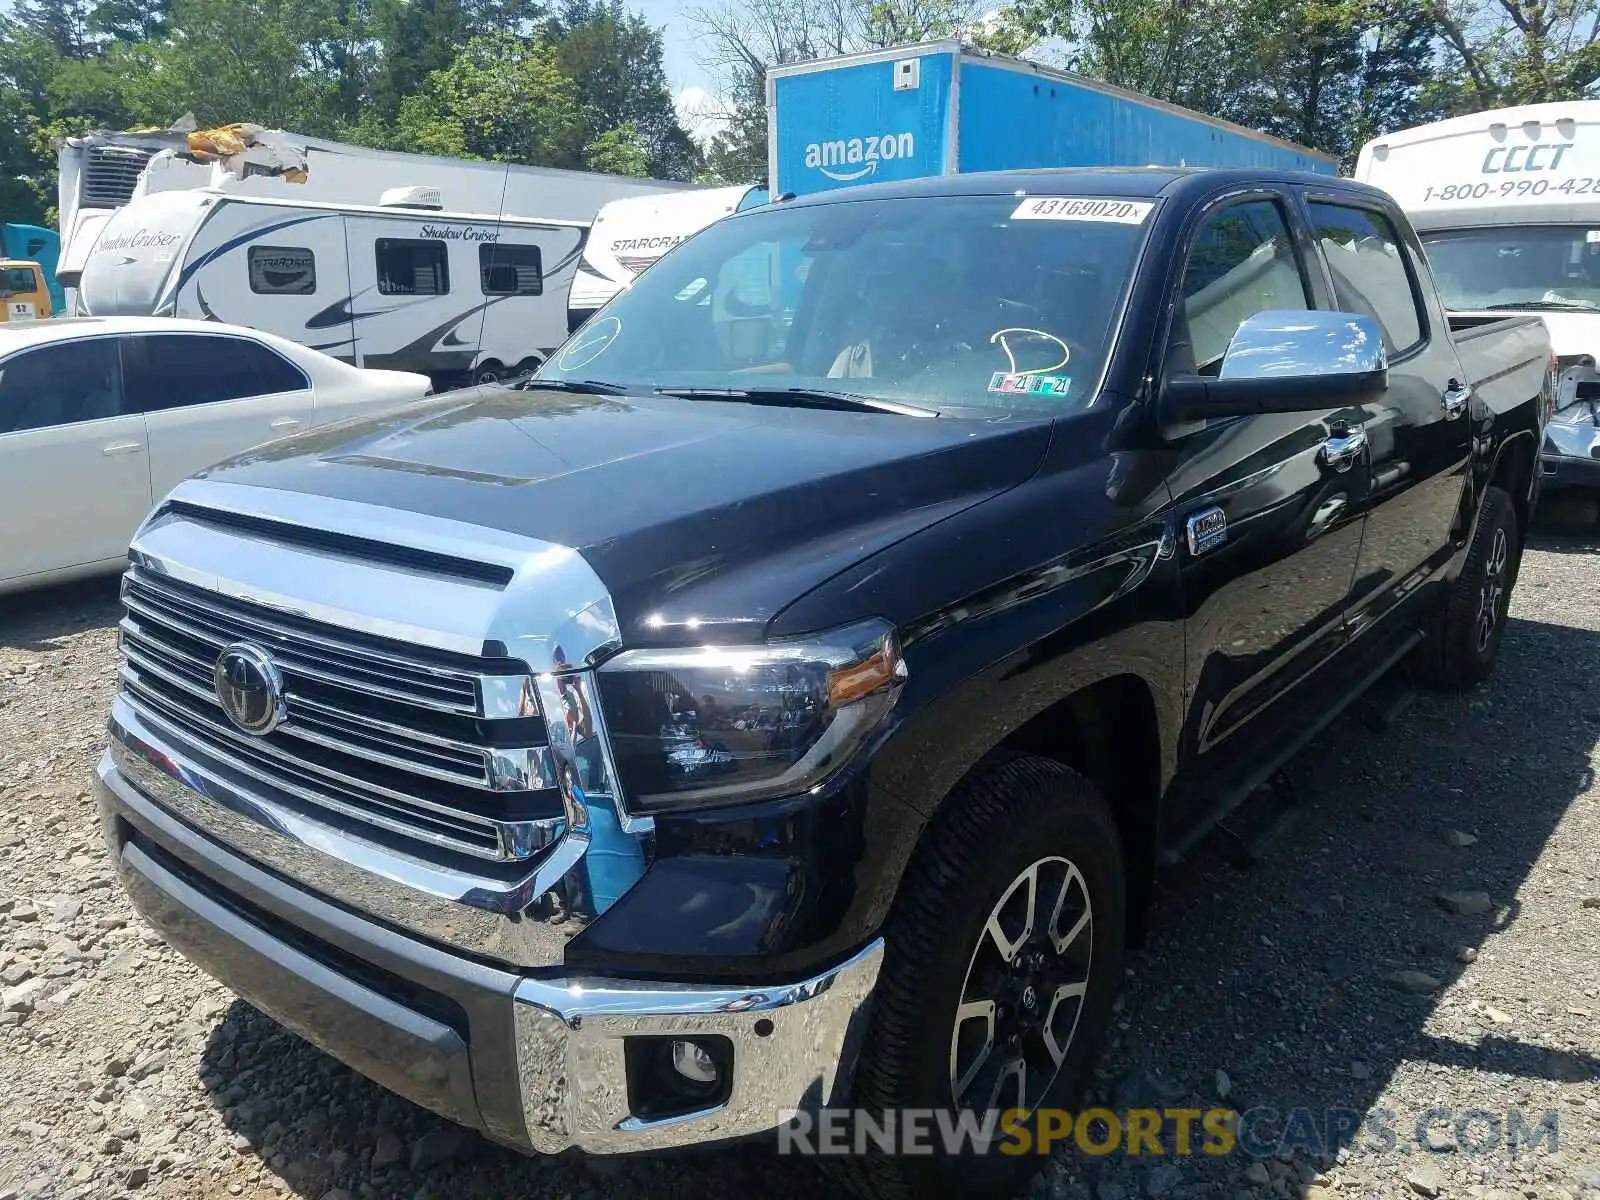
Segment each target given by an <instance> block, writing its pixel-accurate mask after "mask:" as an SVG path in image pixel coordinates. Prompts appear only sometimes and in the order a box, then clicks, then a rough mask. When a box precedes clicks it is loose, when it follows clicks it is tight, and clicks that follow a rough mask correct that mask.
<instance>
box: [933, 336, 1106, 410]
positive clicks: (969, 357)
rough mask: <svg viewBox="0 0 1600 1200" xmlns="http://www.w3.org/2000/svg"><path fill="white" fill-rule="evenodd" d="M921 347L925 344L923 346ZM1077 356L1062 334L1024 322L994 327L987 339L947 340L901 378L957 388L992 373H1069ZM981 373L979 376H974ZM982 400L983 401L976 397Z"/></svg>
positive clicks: (968, 387)
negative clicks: (976, 341)
mask: <svg viewBox="0 0 1600 1200" xmlns="http://www.w3.org/2000/svg"><path fill="white" fill-rule="evenodd" d="M924 349H925V348H924ZM1080 358H1081V355H1080V353H1079V352H1078V350H1077V348H1076V347H1074V346H1072V345H1071V344H1070V343H1069V342H1068V341H1067V340H1066V339H1065V338H1062V337H1059V336H1057V335H1056V334H1053V333H1048V332H1046V331H1045V330H1043V329H1037V328H1032V327H1030V326H1027V325H1009V326H1005V327H1002V328H999V329H996V330H995V331H994V332H993V333H991V334H990V335H989V338H988V340H987V342H980V343H979V344H977V345H973V344H972V343H970V342H964V341H960V342H958V341H951V342H950V343H949V344H948V345H946V346H940V347H939V352H938V353H935V354H930V355H928V356H927V358H926V359H925V360H924V362H923V364H922V366H921V367H920V368H918V369H917V370H915V371H913V372H912V373H911V374H910V376H909V377H908V378H907V379H905V380H904V382H905V383H906V384H908V385H910V386H912V387H916V386H919V385H921V386H925V385H928V384H931V383H933V382H934V381H935V380H938V381H940V382H944V381H949V382H951V383H957V382H958V383H959V385H960V387H961V390H962V391H966V392H969V393H970V392H973V391H975V390H977V389H979V388H987V386H988V383H989V379H990V378H991V377H992V375H994V374H996V373H998V374H1005V375H1062V374H1070V373H1071V372H1070V366H1069V364H1070V363H1072V362H1076V361H1079V360H1080ZM979 375H981V376H982V378H981V379H980V378H978V376H979ZM978 403H984V401H978Z"/></svg>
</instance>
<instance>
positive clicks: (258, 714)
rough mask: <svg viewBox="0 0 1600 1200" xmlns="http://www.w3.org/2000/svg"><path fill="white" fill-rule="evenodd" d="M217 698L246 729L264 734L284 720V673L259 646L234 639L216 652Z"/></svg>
mask: <svg viewBox="0 0 1600 1200" xmlns="http://www.w3.org/2000/svg"><path fill="white" fill-rule="evenodd" d="M213 681H214V683H215V685H216V690H217V702H218V703H219V704H221V705H222V711H223V712H224V713H226V714H227V715H228V720H230V721H232V722H233V723H234V724H235V725H236V726H238V727H239V728H240V729H242V730H244V732H246V733H248V734H251V735H253V736H255V737H264V736H265V735H267V734H269V733H271V732H272V731H273V730H274V729H276V728H277V727H278V726H279V725H281V724H282V723H283V718H284V704H283V677H282V676H281V675H280V674H278V668H277V665H276V664H275V663H274V662H273V661H272V658H271V657H270V656H269V655H268V654H267V652H266V651H265V650H263V649H262V648H261V647H260V646H256V645H253V644H251V643H250V642H235V643H234V644H233V645H231V646H229V647H227V648H226V649H224V650H223V652H222V653H221V654H219V655H218V656H217V666H216V670H215V672H214V673H213Z"/></svg>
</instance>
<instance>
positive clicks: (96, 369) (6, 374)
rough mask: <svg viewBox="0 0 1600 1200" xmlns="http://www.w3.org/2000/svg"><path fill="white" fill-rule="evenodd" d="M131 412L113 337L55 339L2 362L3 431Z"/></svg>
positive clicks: (0, 431) (0, 408) (0, 415)
mask: <svg viewBox="0 0 1600 1200" xmlns="http://www.w3.org/2000/svg"><path fill="white" fill-rule="evenodd" d="M128 411H130V410H129V409H127V408H126V407H125V406H124V404H123V396H122V367H121V364H120V363H119V362H118V358H117V343H116V340H115V339H114V338H88V339H85V340H81V341H67V342H57V343H55V344H54V345H50V346H40V347H38V348H37V349H34V350H24V351H22V352H21V353H19V354H14V355H12V356H11V357H10V358H8V359H6V360H5V362H3V363H0V434H7V433H20V432H22V431H23V430H27V429H48V428H49V427H50V426H52V425H75V424H77V423H78V422H80V421H99V420H104V419H105V418H107V417H119V416H122V415H123V414H124V413H126V412H128ZM17 515H18V514H15V513H13V514H11V517H12V518H13V519H15V518H16V517H17Z"/></svg>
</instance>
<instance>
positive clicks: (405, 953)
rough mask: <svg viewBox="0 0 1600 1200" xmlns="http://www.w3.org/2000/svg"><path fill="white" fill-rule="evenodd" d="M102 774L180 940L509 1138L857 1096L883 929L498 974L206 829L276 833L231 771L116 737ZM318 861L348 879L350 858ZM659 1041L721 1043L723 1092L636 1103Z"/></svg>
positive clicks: (553, 1148)
mask: <svg viewBox="0 0 1600 1200" xmlns="http://www.w3.org/2000/svg"><path fill="white" fill-rule="evenodd" d="M129 717H130V714H128V713H126V712H121V713H120V714H119V718H118V719H121V720H126V719H129ZM144 732H146V733H148V732H149V731H144ZM129 733H130V730H129V729H128V728H127V727H126V726H124V727H123V728H122V729H121V730H120V735H121V737H123V738H126V737H127V736H128V734H129ZM97 776H98V790H99V800H100V809H101V818H102V827H103V831H104V833H105V837H106V841H107V845H108V847H109V849H110V851H111V854H112V857H113V861H114V862H115V863H116V865H117V868H118V871H119V874H120V876H121V879H122V882H123V886H124V887H125V889H126V890H127V891H128V893H129V895H130V897H131V898H132V900H133V902H134V904H135V907H136V908H137V909H138V910H139V911H140V913H141V914H142V915H143V916H144V917H145V919H146V920H147V921H148V922H149V923H150V924H151V925H152V926H154V927H155V928H156V929H157V930H158V931H159V932H160V933H161V934H162V935H163V936H164V937H165V938H166V939H167V940H168V942H169V943H170V944H172V945H173V946H174V947H175V948H176V949H177V950H178V951H179V952H180V953H182V954H184V955H185V956H186V957H188V958H190V959H191V960H192V961H194V962H195V963H196V965H198V966H200V967H201V968H202V969H203V970H205V971H207V972H208V973H210V974H212V975H213V976H215V977H216V978H218V979H220V980H221V981H222V982H223V983H225V984H227V985H228V986H229V987H230V988H232V989H233V990H234V991H235V992H237V993H238V994H239V995H240V996H242V997H243V998H244V999H246V1000H247V1001H248V1002H249V1003H251V1005H252V1006H254V1007H256V1008H258V1009H260V1010H261V1011H263V1012H265V1013H267V1014H268V1015H270V1016H272V1017H274V1018H275V1019H277V1020H278V1021H279V1022H280V1023H282V1024H283V1025H285V1026H286V1027H288V1028H290V1029H292V1030H294V1031H295V1032H297V1033H298V1034H300V1035H301V1036H302V1037H304V1038H306V1039H307V1040H308V1041H310V1042H312V1043H313V1044H315V1045H317V1046H318V1047H320V1048H321V1049H322V1050H324V1051H325V1052H327V1053H329V1054H331V1055H332V1056H333V1057H335V1058H338V1059H340V1060H341V1061H343V1062H345V1063H346V1064H347V1065H349V1066H350V1067H352V1068H353V1069H354V1070H356V1071H358V1072H360V1073H362V1074H365V1075H368V1076H369V1077H371V1078H373V1079H375V1080H376V1081H377V1082H379V1083H380V1084H382V1085H383V1086H385V1087H387V1088H389V1089H390V1090H392V1091H395V1092H397V1093H399V1094H401V1095H403V1096H406V1097H407V1098H408V1099H411V1100H413V1101H414V1102H416V1103H418V1104H420V1105H422V1106H423V1107H425V1108H429V1109H431V1110H433V1111H435V1112H438V1113H440V1114H441V1115H443V1116H445V1117H447V1118H449V1119H451V1120H454V1121H458V1122H460V1123H462V1124H466V1125H471V1126H474V1127H476V1128H478V1129H480V1130H482V1131H483V1132H484V1133H486V1134H487V1135H489V1136H490V1137H492V1138H494V1139H495V1140H497V1141H501V1142H503V1143H506V1144H509V1145H512V1146H515V1147H517V1148H519V1149H523V1150H531V1151H534V1152H537V1153H543V1154H555V1153H559V1152H561V1151H564V1150H568V1149H572V1148H577V1149H580V1150H583V1151H586V1152H590V1153H603V1154H617V1153H628V1152H634V1151H645V1150H660V1149H666V1148H671V1147H677V1146H685V1145H692V1144H700V1143H706V1142H712V1141H721V1140H727V1139H733V1138H739V1137H745V1136H749V1135H753V1134H759V1133H762V1132H764V1131H767V1130H770V1129H772V1128H774V1127H776V1126H777V1125H778V1124H780V1123H781V1122H782V1121H783V1120H784V1119H785V1116H786V1114H787V1113H790V1112H793V1111H796V1110H815V1109H816V1108H818V1107H819V1106H825V1105H836V1104H842V1103H845V1098H846V1095H847V1093H848V1089H849V1084H850V1078H851V1074H852V1068H853V1065H854V1058H855V1051H856V1047H857V1046H858V1045H859V1041H860V1037H861V1035H862V1030H863V1027H864V1024H865V1016H866V1012H867V1006H868V1002H869V1000H870V997H871V995H872V992H873V989H874V986H875V984H876V981H877V975H878V970H879V967H880V964H881V961H882V956H883V943H882V941H881V939H880V940H878V941H875V942H873V943H872V944H870V945H868V946H867V947H866V948H865V949H863V950H861V951H860V952H858V953H857V954H856V955H855V956H854V957H852V958H850V959H849V960H847V961H846V962H844V963H842V964H840V965H838V966H837V967H835V968H833V969H831V970H828V971H826V972H823V973H822V974H819V975H817V976H815V977H813V978H810V979H805V980H802V981H799V982H794V983H785V984H780V985H771V984H766V983H758V984H751V985H740V986H716V987H705V986H690V985H680V984H672V983H645V982H638V981H631V980H619V979H604V978H569V977H555V978H550V977H544V976H532V975H529V974H527V973H525V972H522V971H517V970H515V969H510V968H504V969H502V968H492V967H487V966H485V965H483V964H482V962H481V960H476V961H475V960H473V959H469V958H463V957H459V956H458V955H456V954H453V953H452V952H451V951H450V950H448V949H443V948H441V947H440V945H439V944H437V943H432V942H429V941H424V940H422V939H418V938H416V937H414V936H412V935H410V934H408V933H405V932H402V931H401V929H399V928H397V927H396V925H395V924H393V923H389V922H383V923H380V922H379V921H377V920H374V919H373V918H371V917H368V916H366V915H364V914H362V913H358V912H356V911H354V910H352V909H351V908H349V907H348V906H346V905H343V904H335V903H333V902H331V901H330V899H329V898H328V897H327V895H325V894H320V893H319V892H318V891H317V890H315V888H314V886H307V885H305V884H303V883H302V882H299V881H297V880H295V879H294V878H292V877H289V876H286V875H285V874H283V873H281V872H280V871H278V870H276V869H272V866H269V865H266V864H267V860H263V859H259V858H257V857H256V855H255V854H254V852H253V850H254V847H246V846H240V847H239V848H235V846H234V845H233V844H228V843H224V842H223V841H220V840H218V839H217V837H216V836H215V835H214V833H212V832H208V830H209V829H212V828H214V827H215V826H216V822H217V819H218V818H219V817H220V816H221V815H222V814H223V813H224V812H226V813H230V814H231V820H247V821H248V822H249V825H251V826H254V828H255V830H256V834H257V836H258V837H266V836H267V835H268V829H267V828H265V827H263V826H262V825H261V824H259V822H260V819H261V817H262V816H263V815H264V814H262V813H261V812H260V811H259V810H254V811H252V812H251V816H252V817H253V818H254V819H253V820H251V819H249V818H245V817H244V816H243V812H244V811H249V810H251V809H252V806H253V805H254V803H255V799H253V798H250V797H239V796H234V797H231V807H230V797H228V796H226V795H225V794H223V789H225V787H226V785H225V783H224V782H223V781H222V780H220V779H218V778H217V777H215V775H209V774H206V773H204V772H201V771H200V770H199V769H198V767H196V766H195V765H194V764H190V763H187V762H185V761H183V760H182V759H181V758H179V757H178V756H177V754H176V752H175V751H173V750H170V749H168V748H166V747H163V746H161V745H153V744H148V743H146V744H143V745H141V746H140V747H139V749H138V751H137V752H135V750H133V749H131V748H130V746H129V745H128V744H127V743H126V742H125V741H121V740H118V741H115V742H114V743H113V748H112V749H111V750H108V751H107V752H106V754H105V755H104V756H103V758H102V760H101V762H100V765H99V768H98V770H97ZM154 785H159V786H154ZM199 815H209V816H210V818H211V820H209V821H207V822H205V823H201V822H198V821H196V820H195V819H194V818H195V817H196V816H199ZM241 828H243V827H241ZM298 844H299V845H300V847H301V849H302V851H306V850H309V847H308V846H307V845H306V843H304V842H300V843H298ZM273 865H274V866H275V864H273ZM297 865H299V866H301V867H302V868H304V867H306V866H308V865H309V864H308V863H306V862H301V863H299V864H297ZM325 866H326V869H327V870H328V871H329V872H330V873H331V876H332V877H333V878H336V879H340V880H344V881H346V882H348V880H347V879H346V878H345V877H346V876H347V875H348V874H349V873H350V872H352V871H354V870H356V869H357V868H356V867H355V866H354V865H353V864H350V863H344V862H338V861H335V860H333V859H331V858H330V859H327V860H326V863H325ZM302 878H303V876H302ZM418 900H419V901H421V902H425V898H424V897H422V896H420V895H419V896H418ZM435 902H437V901H435ZM444 945H446V946H448V945H449V943H444ZM352 960H356V961H357V962H358V963H359V969H357V970H352V969H351V965H352ZM559 963H560V957H559V955H558V956H557V957H556V958H555V959H554V960H553V962H552V965H553V966H556V967H558V966H559ZM663 1037H672V1038H685V1037H687V1038H693V1037H703V1038H713V1037H714V1038H720V1039H725V1042H724V1043H723V1044H724V1045H726V1046H729V1047H731V1060H730V1062H729V1072H730V1074H729V1079H730V1087H729V1090H728V1091H727V1093H726V1095H725V1097H723V1098H722V1100H721V1101H720V1102H719V1103H717V1104H715V1105H712V1106H710V1107H702V1108H698V1109H693V1110H691V1111H676V1112H674V1114H673V1115H670V1116H665V1117H655V1118H652V1117H651V1116H649V1115H640V1114H639V1113H636V1112H635V1111H634V1109H633V1101H632V1096H633V1094H634V1093H633V1091H632V1090H631V1089H630V1067H629V1049H628V1048H629V1042H630V1039H660V1038H663ZM635 1058H637V1056H635Z"/></svg>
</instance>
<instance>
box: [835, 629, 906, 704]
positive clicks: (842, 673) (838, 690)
mask: <svg viewBox="0 0 1600 1200" xmlns="http://www.w3.org/2000/svg"><path fill="white" fill-rule="evenodd" d="M899 663H900V657H899V655H898V654H896V653H895V652H894V650H893V648H892V647H891V646H889V645H888V644H885V645H883V646H882V647H880V648H879V649H878V651H877V652H876V653H875V654H872V655H871V656H869V657H867V658H864V659H862V660H861V661H860V662H858V663H851V664H850V665H849V666H848V667H840V668H839V669H838V670H837V671H830V672H828V703H829V704H836V705H837V704H849V703H850V702H851V701H853V700H859V699H861V697H863V696H870V695H872V693H873V692H875V691H877V690H878V689H879V688H881V687H886V686H887V685H888V684H889V683H890V682H891V681H892V680H893V679H894V677H895V669H896V668H897V667H898V666H899Z"/></svg>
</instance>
